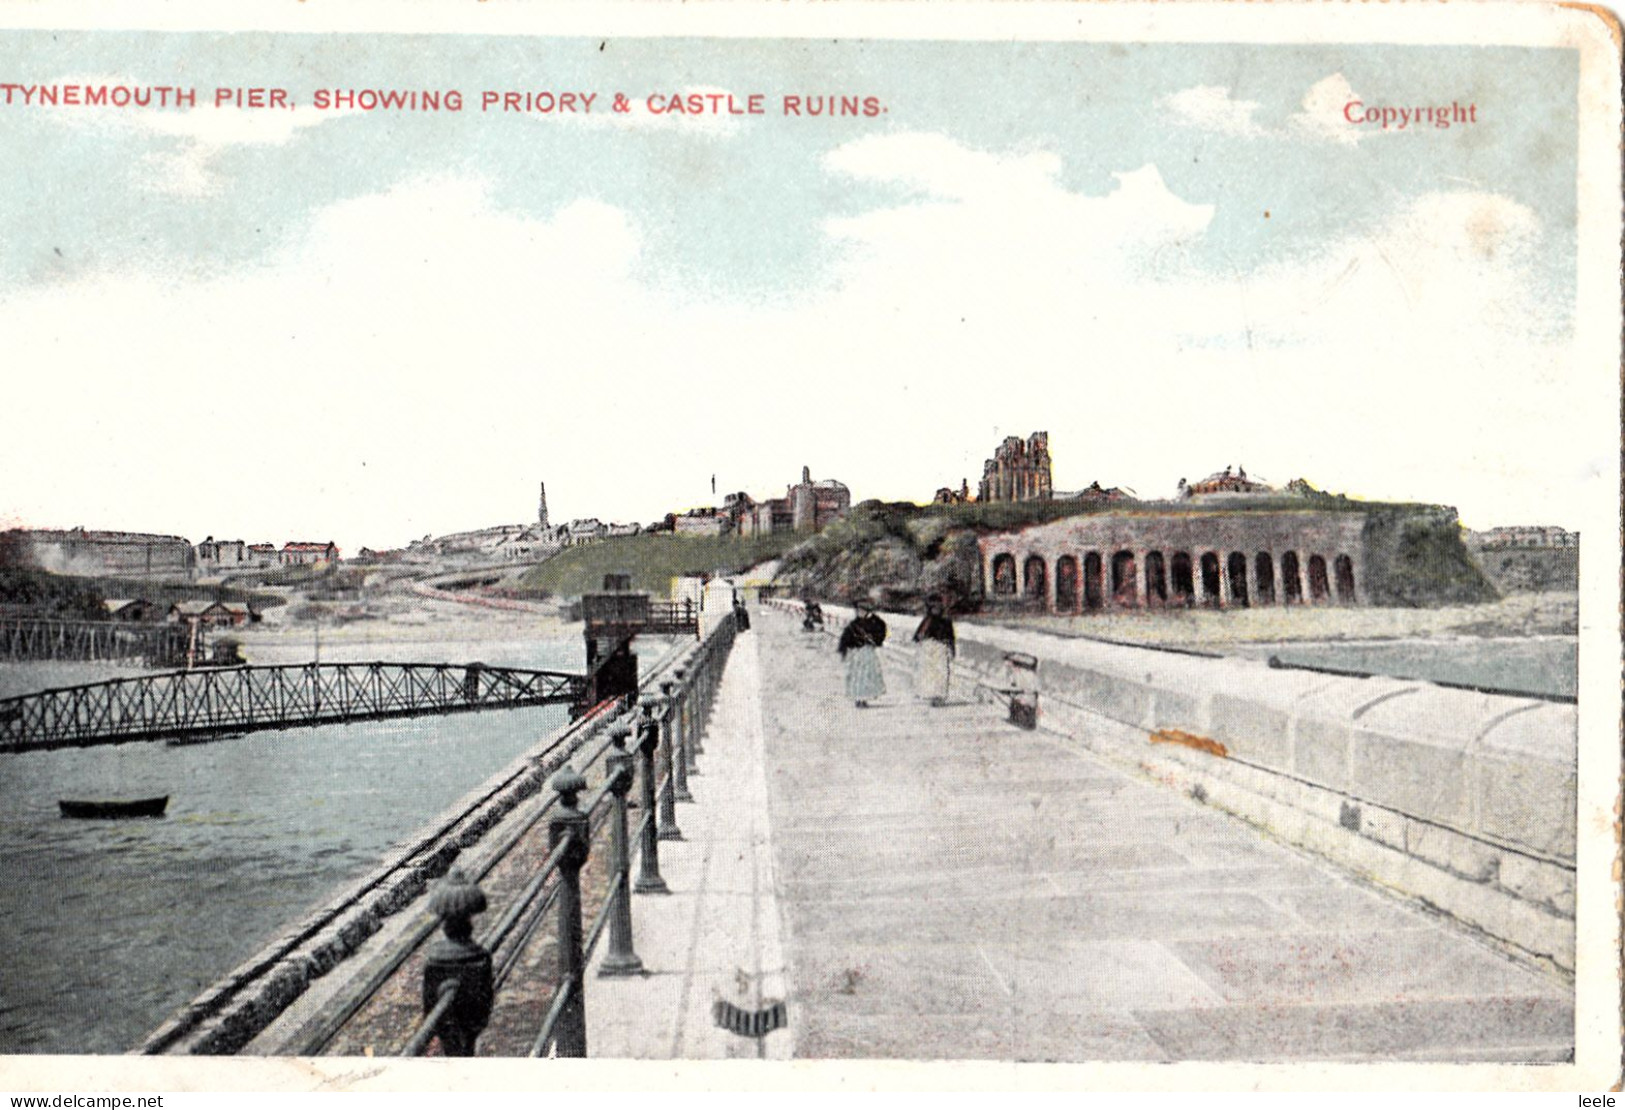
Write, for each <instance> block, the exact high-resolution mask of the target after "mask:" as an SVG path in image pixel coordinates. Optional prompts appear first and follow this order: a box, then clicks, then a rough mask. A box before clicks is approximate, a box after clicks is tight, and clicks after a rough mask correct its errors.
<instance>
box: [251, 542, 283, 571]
mask: <svg viewBox="0 0 1625 1110" xmlns="http://www.w3.org/2000/svg"><path fill="white" fill-rule="evenodd" d="M279 562H280V560H279V559H278V558H277V553H276V544H274V543H251V544H249V545H248V565H249V566H251V567H254V568H256V569H264V568H266V567H274V566H276V565H277V564H278V563H279Z"/></svg>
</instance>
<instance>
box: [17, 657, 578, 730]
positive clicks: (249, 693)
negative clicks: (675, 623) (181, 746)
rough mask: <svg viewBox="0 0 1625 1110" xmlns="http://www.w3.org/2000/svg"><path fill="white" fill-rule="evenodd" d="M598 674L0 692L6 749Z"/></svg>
mask: <svg viewBox="0 0 1625 1110" xmlns="http://www.w3.org/2000/svg"><path fill="white" fill-rule="evenodd" d="M591 686H592V681H591V676H589V675H581V674H566V673H561V672H557V671H537V670H521V669H518V668H514V667H487V666H485V665H483V664H480V663H466V664H465V663H309V664H300V665H288V666H243V667H224V668H219V669H211V670H192V671H175V672H172V673H169V674H160V675H152V676H149V677H141V678H120V679H114V680H112V681H109V682H94V683H89V684H87V685H83V686H69V687H64V688H61V689H55V690H44V691H41V692H40V693H36V694H25V695H22V696H19V697H12V698H4V699H0V752H20V751H36V750H45V749H50V748H69V747H80V748H83V747H92V746H96V745H102V744H125V743H130V742H132V741H138V740H159V739H202V738H206V737H210V736H223V735H231V734H237V733H245V732H263V731H266V730H271V729H286V728H300V727H304V726H307V725H325V724H339V723H344V722H348V721H377V720H384V719H387V718H394V717H422V716H431V715H437V714H446V713H473V712H479V711H481V710H488V709H517V708H521V707H524V706H533V705H559V704H565V705H578V704H581V703H582V702H583V701H585V700H587V698H588V697H589V696H590V689H591Z"/></svg>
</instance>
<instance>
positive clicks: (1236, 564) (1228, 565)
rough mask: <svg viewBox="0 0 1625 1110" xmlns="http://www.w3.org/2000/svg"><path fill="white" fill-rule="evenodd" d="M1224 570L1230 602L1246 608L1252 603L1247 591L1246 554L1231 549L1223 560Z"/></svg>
mask: <svg viewBox="0 0 1625 1110" xmlns="http://www.w3.org/2000/svg"><path fill="white" fill-rule="evenodd" d="M1225 571H1226V572H1227V575H1228V577H1229V579H1230V604H1232V605H1239V606H1241V607H1242V608H1243V609H1245V608H1247V607H1248V606H1249V605H1251V604H1252V600H1251V599H1250V598H1249V597H1248V593H1247V556H1245V555H1243V554H1242V553H1241V552H1239V551H1232V552H1231V553H1230V558H1228V559H1226V560H1225Z"/></svg>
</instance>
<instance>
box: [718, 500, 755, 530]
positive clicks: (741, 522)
mask: <svg viewBox="0 0 1625 1110" xmlns="http://www.w3.org/2000/svg"><path fill="white" fill-rule="evenodd" d="M722 515H723V516H725V517H727V518H728V530H729V531H730V532H733V533H734V534H735V535H750V534H753V533H754V532H755V530H756V499H755V498H753V497H752V496H751V495H750V494H748V493H746V492H745V491H744V490H740V491H739V492H738V493H730V494H728V495H727V496H725V497H724V498H723V499H722Z"/></svg>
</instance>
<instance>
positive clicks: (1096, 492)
mask: <svg viewBox="0 0 1625 1110" xmlns="http://www.w3.org/2000/svg"><path fill="white" fill-rule="evenodd" d="M1055 500H1057V501H1082V502H1084V503H1086V504H1104V503H1110V502H1116V501H1133V500H1136V498H1135V496H1134V491H1133V490H1126V489H1121V488H1119V487H1117V486H1102V485H1101V484H1100V483H1099V482H1090V483H1089V484H1088V485H1087V486H1085V487H1084V488H1083V489H1080V490H1078V491H1076V492H1074V493H1057V494H1056V495H1055Z"/></svg>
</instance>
